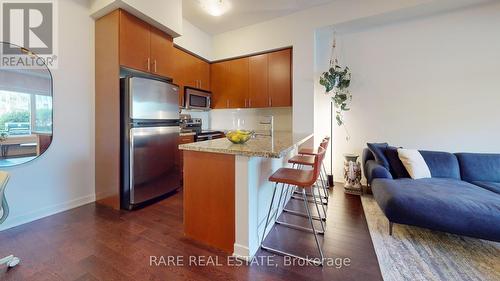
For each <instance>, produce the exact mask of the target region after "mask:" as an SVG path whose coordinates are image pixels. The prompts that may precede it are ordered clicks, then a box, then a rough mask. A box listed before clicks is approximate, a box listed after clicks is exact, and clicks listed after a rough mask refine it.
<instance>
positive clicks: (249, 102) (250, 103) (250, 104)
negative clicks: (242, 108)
mask: <svg viewBox="0 0 500 281" xmlns="http://www.w3.org/2000/svg"><path fill="white" fill-rule="evenodd" d="M248 107H252V99H248Z"/></svg>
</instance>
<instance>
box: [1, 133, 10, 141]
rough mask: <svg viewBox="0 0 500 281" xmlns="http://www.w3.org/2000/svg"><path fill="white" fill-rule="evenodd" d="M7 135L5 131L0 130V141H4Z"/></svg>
mask: <svg viewBox="0 0 500 281" xmlns="http://www.w3.org/2000/svg"><path fill="white" fill-rule="evenodd" d="M8 137H9V134H8V133H7V132H0V142H4V141H5V140H7V138H8Z"/></svg>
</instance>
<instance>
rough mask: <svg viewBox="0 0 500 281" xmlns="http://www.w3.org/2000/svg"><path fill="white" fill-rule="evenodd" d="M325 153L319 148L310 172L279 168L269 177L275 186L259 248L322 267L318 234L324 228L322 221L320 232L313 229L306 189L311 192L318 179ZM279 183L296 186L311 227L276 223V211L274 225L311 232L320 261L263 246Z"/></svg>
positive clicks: (321, 252)
mask: <svg viewBox="0 0 500 281" xmlns="http://www.w3.org/2000/svg"><path fill="white" fill-rule="evenodd" d="M325 152H326V150H325V149H324V148H322V147H320V148H319V149H318V153H317V155H315V156H314V166H313V169H312V170H303V169H293V168H280V169H278V170H277V171H276V172H275V173H274V174H272V175H271V176H270V177H269V181H271V182H274V183H275V184H274V191H273V196H272V199H271V204H270V206H269V210H268V212H267V217H266V223H265V226H264V232H263V234H262V239H261V248H262V249H264V250H266V251H269V252H272V253H275V254H278V255H286V256H291V257H294V258H298V259H301V260H305V261H308V262H311V263H313V264H316V265H321V266H322V265H323V261H324V256H323V250H322V249H321V246H320V245H319V240H318V234H324V233H325V226H324V225H323V220H319V221H320V223H321V229H322V230H321V231H318V230H316V229H315V227H314V222H313V218H312V215H311V211H310V210H309V205H308V200H307V195H306V189H307V188H310V189H311V192H312V188H313V185H314V184H315V183H316V181H317V180H318V177H319V174H320V171H321V163H322V161H323V158H324V156H325ZM280 183H281V184H283V187H285V185H286V186H287V187H290V186H296V187H298V188H300V189H301V190H302V199H303V201H304V207H305V209H306V213H307V218H308V219H309V223H310V225H311V228H307V227H303V226H299V225H294V224H290V223H286V222H281V221H278V220H277V218H276V216H277V213H278V210H276V211H275V213H274V214H273V217H274V218H273V220H274V223H277V224H280V225H283V226H287V227H290V228H294V229H297V230H302V231H307V232H312V234H313V235H314V239H315V241H316V246H317V248H318V252H319V255H320V257H321V259H320V260H319V261H318V260H317V259H310V258H305V257H301V256H298V255H294V254H292V253H288V252H285V251H282V250H279V249H275V248H272V247H268V246H264V236H265V234H266V230H267V227H268V226H269V223H270V222H271V221H270V219H269V218H270V216H271V210H272V208H273V205H274V204H273V203H274V198H275V196H276V190H277V186H278V184H280ZM283 192H284V188H283V189H282V191H281V195H280V199H279V201H278V208H280V206H281V198H282V195H283ZM313 200H314V201H316V199H315V197H313ZM315 206H316V211H317V212H318V216H320V211H319V208H318V203H317V202H315Z"/></svg>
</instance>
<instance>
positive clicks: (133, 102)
mask: <svg viewBox="0 0 500 281" xmlns="http://www.w3.org/2000/svg"><path fill="white" fill-rule="evenodd" d="M128 89H129V93H128V95H129V99H130V100H129V105H130V108H129V117H130V118H131V119H133V120H138V119H147V120H166V119H179V88H178V87H177V86H175V85H172V84H169V83H166V82H164V81H159V80H154V79H147V78H141V77H131V78H128Z"/></svg>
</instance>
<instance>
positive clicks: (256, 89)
mask: <svg viewBox="0 0 500 281" xmlns="http://www.w3.org/2000/svg"><path fill="white" fill-rule="evenodd" d="M248 60H249V61H248V63H249V65H248V70H249V71H248V80H249V81H250V82H251V83H249V85H248V86H249V87H248V104H247V107H253V108H260V107H267V106H269V90H268V85H269V83H268V79H267V77H268V73H269V72H268V55H267V54H262V55H256V56H251V57H249V58H248Z"/></svg>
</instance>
